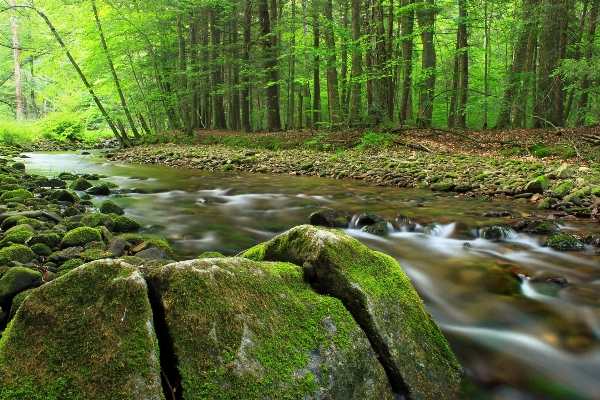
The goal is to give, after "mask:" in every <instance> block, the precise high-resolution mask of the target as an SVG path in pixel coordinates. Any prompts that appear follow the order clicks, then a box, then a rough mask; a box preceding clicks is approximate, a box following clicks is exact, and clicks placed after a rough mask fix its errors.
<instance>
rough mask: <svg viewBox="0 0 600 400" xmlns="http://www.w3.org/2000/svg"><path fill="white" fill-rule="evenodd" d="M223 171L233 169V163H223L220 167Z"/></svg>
mask: <svg viewBox="0 0 600 400" xmlns="http://www.w3.org/2000/svg"><path fill="white" fill-rule="evenodd" d="M221 169H222V170H223V171H235V165H233V164H225V165H223V167H222V168H221Z"/></svg>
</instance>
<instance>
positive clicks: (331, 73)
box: [324, 0, 340, 125]
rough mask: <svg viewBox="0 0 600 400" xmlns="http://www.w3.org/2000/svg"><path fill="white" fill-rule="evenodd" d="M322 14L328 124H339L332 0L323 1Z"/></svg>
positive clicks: (338, 94)
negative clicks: (323, 17)
mask: <svg viewBox="0 0 600 400" xmlns="http://www.w3.org/2000/svg"><path fill="white" fill-rule="evenodd" d="M324 14H325V18H326V19H327V24H326V25H325V32H324V33H325V44H326V45H327V49H328V50H329V57H327V102H328V106H329V123H330V124H334V125H335V124H338V123H339V122H340V100H339V99H340V97H339V96H340V93H339V89H338V76H337V68H336V66H335V65H336V57H335V37H334V36H333V4H332V0H325V4H324Z"/></svg>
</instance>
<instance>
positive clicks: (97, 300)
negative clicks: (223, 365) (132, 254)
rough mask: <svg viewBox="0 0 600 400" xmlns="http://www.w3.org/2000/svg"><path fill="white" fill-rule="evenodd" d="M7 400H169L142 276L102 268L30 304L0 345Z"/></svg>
mask: <svg viewBox="0 0 600 400" xmlns="http://www.w3.org/2000/svg"><path fill="white" fill-rule="evenodd" d="M90 288H94V289H93V290H90ZM41 332H43V335H42V334H40V333H41ZM0 398H1V399H31V400H38V399H39V400H42V399H51V398H53V399H123V400H124V399H128V400H130V399H140V400H141V399H152V400H154V399H157V400H158V399H164V396H163V394H162V389H161V378H160V366H159V362H158V345H157V341H156V337H155V334H154V329H153V322H152V312H151V309H150V304H149V302H148V297H147V287H146V283H145V281H144V279H143V278H142V277H141V276H140V274H139V272H138V271H137V270H136V269H135V268H133V267H132V266H130V265H127V264H125V263H122V262H118V261H113V262H110V261H96V262H93V263H90V264H87V265H86V266H84V267H81V268H79V269H77V270H75V271H72V272H71V273H70V274H68V275H65V276H63V277H62V278H60V279H55V280H53V281H52V282H50V283H48V284H46V285H44V286H42V287H40V288H39V289H38V290H36V291H35V292H34V293H32V294H31V295H30V296H29V297H27V299H26V300H25V301H24V302H23V304H22V305H21V308H20V309H19V312H18V313H17V315H16V316H15V318H14V319H13V321H11V324H10V325H9V326H8V328H7V330H6V331H5V332H4V335H3V336H2V339H1V340H0Z"/></svg>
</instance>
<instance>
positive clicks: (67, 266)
mask: <svg viewBox="0 0 600 400" xmlns="http://www.w3.org/2000/svg"><path fill="white" fill-rule="evenodd" d="M83 264H85V261H83V260H82V259H81V258H71V259H70V260H68V261H65V262H64V263H63V264H62V265H61V266H60V267H58V272H57V273H56V275H55V278H58V277H59V276H62V275H64V274H66V273H67V272H71V271H72V270H74V269H75V268H77V267H79V266H80V265H83Z"/></svg>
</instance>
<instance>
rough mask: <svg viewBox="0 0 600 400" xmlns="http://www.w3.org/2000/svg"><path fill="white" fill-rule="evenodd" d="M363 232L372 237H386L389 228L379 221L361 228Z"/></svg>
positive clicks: (386, 224)
mask: <svg viewBox="0 0 600 400" xmlns="http://www.w3.org/2000/svg"><path fill="white" fill-rule="evenodd" d="M363 232H367V233H370V234H372V235H380V236H382V235H387V234H388V233H389V232H390V228H389V225H388V223H387V222H385V221H379V222H377V223H375V224H373V225H367V226H365V227H364V228H363Z"/></svg>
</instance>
